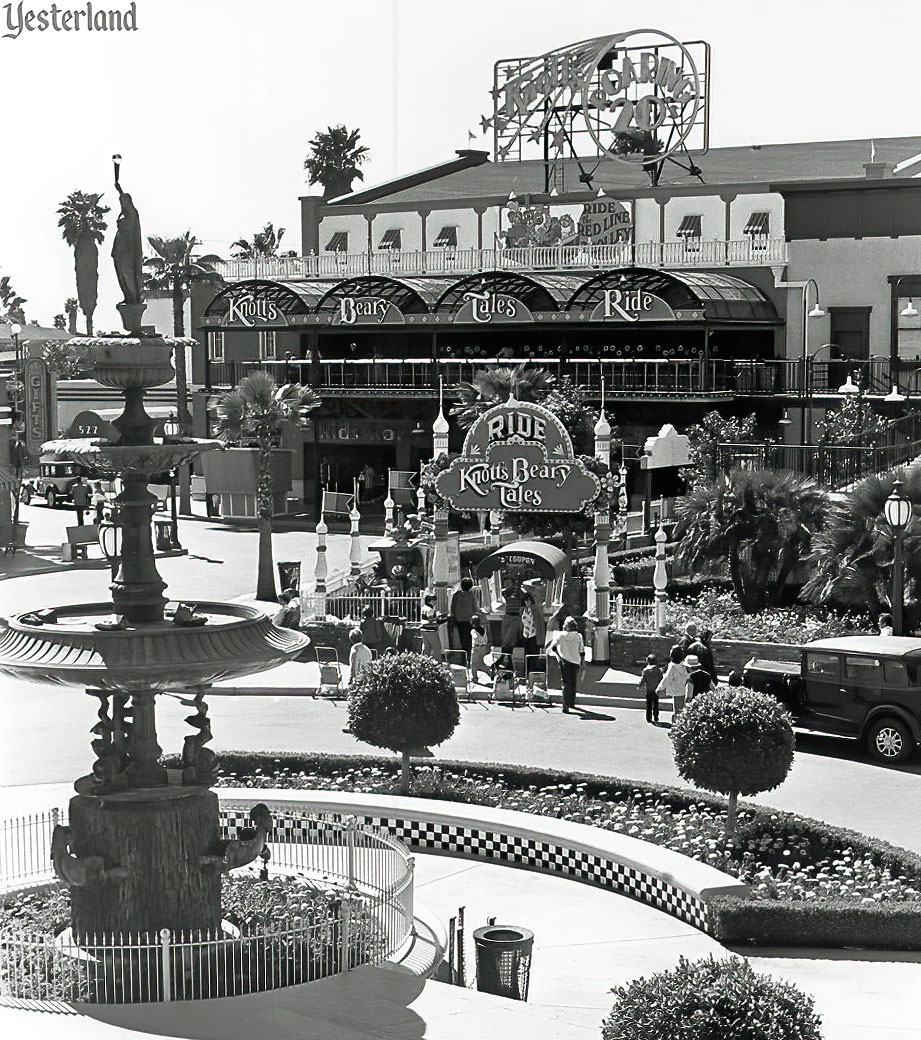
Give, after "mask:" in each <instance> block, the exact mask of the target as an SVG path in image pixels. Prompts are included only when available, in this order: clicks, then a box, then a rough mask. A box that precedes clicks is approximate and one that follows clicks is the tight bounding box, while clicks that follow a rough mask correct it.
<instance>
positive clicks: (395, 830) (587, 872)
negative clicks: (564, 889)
mask: <svg viewBox="0 0 921 1040" xmlns="http://www.w3.org/2000/svg"><path fill="white" fill-rule="evenodd" d="M357 820H358V822H359V823H361V824H364V825H369V826H372V827H379V828H381V829H382V830H385V831H387V832H388V833H390V834H392V835H393V836H394V837H395V838H398V839H399V840H400V841H402V842H404V843H405V844H406V845H407V846H408V847H409V848H410V850H411V851H413V852H442V853H445V854H446V855H449V856H463V857H468V858H474V859H483V860H491V861H495V862H498V863H508V864H510V865H511V866H516V867H521V868H524V869H528V870H538V871H542V872H544V873H547V874H558V875H560V876H562V877H569V878H574V879H575V880H577V881H582V882H584V883H586V884H589V885H597V886H598V887H600V888H606V889H609V890H610V891H612V892H619V893H620V894H622V895H626V896H630V897H631V898H633V899H637V900H639V901H640V902H641V903H647V904H648V905H649V906H654V907H655V908H656V909H658V910H662V911H663V912H664V913H667V914H670V915H671V916H672V917H676V918H678V919H679V920H680V921H685V922H686V923H687V924H690V925H693V926H694V927H695V928H699V929H700V930H701V931H703V932H707V933H708V934H710V933H711V922H710V914H709V909H708V906H707V903H706V901H705V900H703V899H701V898H700V896H698V895H696V894H692V893H690V892H687V891H685V890H684V889H683V888H679V887H678V886H677V885H675V884H673V883H672V882H670V881H666V880H664V879H663V878H660V877H658V876H657V875H655V874H648V873H646V872H645V871H641V870H637V869H636V868H634V867H629V866H626V865H625V864H623V863H618V862H617V861H616V860H614V859H612V858H610V857H608V856H604V855H601V854H599V853H590V852H585V851H584V850H581V849H573V848H569V847H567V846H565V845H560V844H556V843H554V842H553V841H550V840H540V839H538V838H529V837H524V836H522V835H517V834H505V833H502V832H501V831H496V830H489V829H485V828H483V827H472V826H470V827H468V826H464V825H462V824H455V823H439V822H436V821H432V820H422V819H403V818H400V817H395V816H358V817H357ZM221 824H222V826H223V827H224V828H225V832H226V836H227V837H231V838H232V837H236V835H237V833H238V830H239V828H241V827H246V826H249V825H250V821H249V817H248V815H247V813H246V812H245V811H244V810H239V809H237V810H235V809H222V810H221ZM316 833H317V831H316V828H315V827H312V826H311V821H310V819H309V814H308V813H305V814H304V815H300V814H299V813H298V812H297V811H294V812H291V811H290V810H289V811H287V812H281V811H279V812H278V813H277V814H276V819H275V832H274V834H273V836H272V839H271V840H272V841H276V842H280V843H288V842H309V841H311V840H312V836H315V835H316Z"/></svg>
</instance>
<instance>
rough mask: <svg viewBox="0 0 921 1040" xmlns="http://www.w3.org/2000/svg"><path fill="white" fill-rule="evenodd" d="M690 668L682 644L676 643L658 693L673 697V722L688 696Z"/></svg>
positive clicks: (669, 654)
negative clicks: (685, 660) (686, 662)
mask: <svg viewBox="0 0 921 1040" xmlns="http://www.w3.org/2000/svg"><path fill="white" fill-rule="evenodd" d="M687 685H688V669H687V665H686V664H685V663H684V651H683V650H682V649H681V646H680V644H676V645H675V646H673V647H672V648H671V650H669V652H668V667H667V668H666V669H665V675H663V676H662V682H661V683H660V684H659V688H658V690H657V693H658V694H659V696H660V697H671V699H672V722H674V721H675V719H676V718H678V715H679V714H680V713H681V709H682V708H683V707H684V701H685V697H686V696H687Z"/></svg>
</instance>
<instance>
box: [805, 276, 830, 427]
mask: <svg viewBox="0 0 921 1040" xmlns="http://www.w3.org/2000/svg"><path fill="white" fill-rule="evenodd" d="M810 286H812V287H813V288H814V289H815V306H814V307H813V308H812V310H808V309H807V308H808V307H809V287H810ZM824 317H825V311H823V310H822V307H821V305H820V304H819V283H818V282H817V281H816V280H815V279H814V278H809V279H807V280H806V281H805V282H804V283H803V395H804V401H803V420H802V437H801V440H802V442H803V444H806V443H807V440H806V438H807V436H808V431H809V418H810V411H811V407H812V390H811V387H810V385H809V319H810V318H824Z"/></svg>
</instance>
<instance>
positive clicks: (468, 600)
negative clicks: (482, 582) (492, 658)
mask: <svg viewBox="0 0 921 1040" xmlns="http://www.w3.org/2000/svg"><path fill="white" fill-rule="evenodd" d="M450 613H451V621H452V622H453V624H454V631H455V632H456V633H457V641H458V643H460V648H461V650H463V651H464V652H465V653H466V654H467V660H468V661H469V660H470V649H471V646H472V642H473V641H472V637H471V634H470V625H471V622H472V621H473V618H474V615H475V614H476V593H475V592H474V591H473V581H472V580H471V579H470V578H461V583H460V588H459V589H457V590H456V591H455V593H454V595H453V596H452V597H451V606H450Z"/></svg>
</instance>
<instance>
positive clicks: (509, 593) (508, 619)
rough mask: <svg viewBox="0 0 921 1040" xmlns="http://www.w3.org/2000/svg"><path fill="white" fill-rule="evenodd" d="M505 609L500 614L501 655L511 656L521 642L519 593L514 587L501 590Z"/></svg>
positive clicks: (509, 586)
mask: <svg viewBox="0 0 921 1040" xmlns="http://www.w3.org/2000/svg"><path fill="white" fill-rule="evenodd" d="M502 598H503V599H504V600H505V608H504V610H503V612H502V636H501V642H502V653H503V654H511V652H512V651H513V650H514V649H515V647H516V646H518V644H519V642H520V641H521V608H522V605H523V604H522V600H521V591H520V590H519V589H518V587H517V586H516V585H506V587H505V588H504V589H503V590H502Z"/></svg>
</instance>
